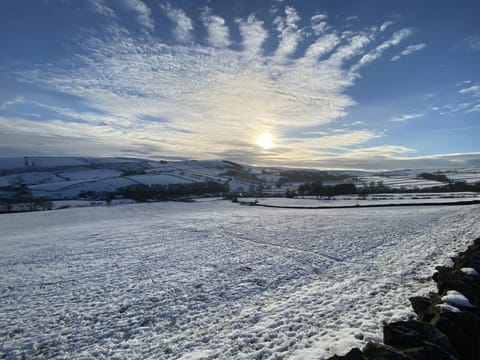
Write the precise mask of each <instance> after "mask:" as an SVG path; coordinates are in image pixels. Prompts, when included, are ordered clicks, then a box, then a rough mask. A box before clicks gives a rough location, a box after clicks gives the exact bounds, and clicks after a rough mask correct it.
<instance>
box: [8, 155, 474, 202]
mask: <svg viewBox="0 0 480 360" xmlns="http://www.w3.org/2000/svg"><path fill="white" fill-rule="evenodd" d="M425 171H426V170H421V169H420V170H397V171H389V172H383V173H373V172H367V171H347V170H345V171H319V170H305V169H282V168H268V167H252V166H248V165H242V164H237V163H233V162H230V161H220V160H218V161H215V160H208V161H194V160H191V161H169V162H167V161H154V160H148V159H135V158H89V157H19V158H0V198H4V199H5V198H6V199H8V198H12V197H15V196H16V195H18V192H19V191H29V192H30V193H31V195H32V196H34V197H41V198H46V199H51V200H65V199H85V198H89V199H98V198H101V197H102V196H104V194H106V193H114V192H116V191H117V190H118V189H120V188H123V187H127V186H131V185H146V186H171V185H180V186H189V185H190V186H192V185H195V184H205V183H208V182H214V183H217V184H221V185H223V186H225V188H227V189H228V191H229V192H236V193H242V194H248V195H251V196H258V195H263V196H272V195H281V196H283V195H285V193H286V191H287V190H288V191H292V190H297V188H298V186H299V185H301V184H302V183H304V182H306V181H314V180H316V179H321V181H322V183H324V184H326V185H331V184H336V183H342V182H352V183H354V184H355V185H356V186H357V188H366V187H369V186H371V185H372V184H375V185H378V184H382V186H386V187H388V188H391V189H405V190H412V189H420V190H421V189H424V188H428V187H432V186H442V185H445V182H442V181H439V180H434V179H433V180H432V179H421V178H418V175H419V174H420V173H423V172H425ZM435 174H439V175H441V176H444V177H445V179H447V181H452V182H465V183H475V182H477V181H480V169H479V168H476V167H475V168H469V169H457V170H455V171H451V170H450V171H442V170H441V169H439V170H436V171H435ZM102 194H103V195H102Z"/></svg>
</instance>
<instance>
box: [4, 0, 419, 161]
mask: <svg viewBox="0 0 480 360" xmlns="http://www.w3.org/2000/svg"><path fill="white" fill-rule="evenodd" d="M123 1H124V3H125V4H130V5H129V6H128V9H130V10H132V11H135V12H136V13H137V15H138V17H137V20H138V21H139V22H140V23H141V24H142V26H143V27H144V28H145V29H147V30H148V29H152V28H153V26H154V23H153V19H152V18H151V14H150V11H149V9H148V8H147V7H146V5H145V4H143V3H142V2H140V1H139V0H135V1H134V0H123ZM141 4H143V6H142V5H141ZM163 11H165V14H166V15H167V17H168V18H170V19H171V20H172V25H173V26H172V32H173V34H174V35H175V40H176V42H175V43H165V42H162V41H161V40H159V39H158V38H154V37H147V36H140V37H139V36H136V35H135V32H130V31H127V30H126V29H125V28H123V27H122V26H121V25H120V21H118V22H117V21H112V24H110V26H108V27H105V28H103V29H102V30H101V31H97V32H95V31H90V32H88V33H87V34H86V35H87V37H86V38H83V39H82V40H81V41H80V42H79V43H78V46H77V47H76V49H78V51H77V50H76V53H75V54H74V55H73V56H71V57H68V58H64V59H61V60H59V61H55V62H52V63H48V64H43V65H37V66H34V68H33V69H22V70H19V71H17V72H16V75H17V77H18V79H19V80H21V81H23V82H28V83H31V84H34V85H35V86H38V87H41V88H45V89H48V90H51V91H55V92H60V93H63V94H67V95H70V96H73V97H74V98H77V99H81V102H82V103H83V104H86V105H88V108H89V109H91V110H88V111H86V110H84V109H80V108H76V107H72V108H68V107H66V106H65V107H63V106H62V107H58V106H57V107H54V106H51V105H49V109H48V110H49V111H51V112H53V114H54V116H53V118H51V119H44V121H42V122H41V123H40V122H34V121H29V120H27V119H22V120H21V121H20V120H19V119H18V118H16V119H12V118H9V117H3V118H1V117H0V119H1V121H2V129H4V128H7V127H8V129H9V131H10V132H11V133H13V132H15V131H16V134H17V135H18V136H24V135H26V134H28V135H29V136H30V137H31V139H35V138H36V139H38V141H39V142H42V143H44V144H47V145H46V146H47V147H48V141H46V137H50V138H51V137H56V139H57V140H58V139H60V137H61V134H65V136H68V137H69V138H75V139H77V140H75V144H77V145H78V147H80V146H82V144H84V143H86V142H88V141H92V142H95V143H97V144H99V145H98V147H100V146H101V144H106V143H107V142H108V138H110V139H111V141H112V143H114V142H118V143H119V144H124V145H122V147H123V148H127V147H128V151H129V153H131V152H132V151H137V152H138V153H142V152H145V151H147V152H149V153H150V154H151V156H156V155H161V154H168V155H172V154H175V155H177V156H179V157H190V158H198V157H202V158H213V157H221V156H226V155H228V156H230V157H233V158H232V160H237V161H245V162H251V163H257V164H260V163H267V162H269V163H270V164H278V165H282V164H283V165H285V164H288V163H291V162H295V163H298V164H306V161H307V159H315V158H320V157H323V156H333V155H332V154H333V153H334V154H336V155H335V156H338V154H339V153H343V154H344V155H345V156H347V155H346V154H349V153H350V152H351V151H352V147H357V146H360V145H362V146H367V145H368V144H369V142H370V141H372V140H374V139H376V138H379V137H382V136H384V134H383V133H382V132H381V131H376V130H375V129H369V130H366V129H363V130H358V128H357V130H351V131H345V130H343V132H332V131H331V130H328V129H331V127H327V124H332V123H334V122H335V121H338V119H340V118H341V117H342V116H345V115H346V114H347V113H348V109H349V108H350V107H351V106H352V105H354V104H355V101H354V99H353V98H352V97H351V96H349V95H347V92H346V90H347V89H348V88H350V87H351V86H353V85H354V84H355V81H356V78H357V77H356V76H355V75H357V74H358V73H359V72H360V71H361V70H362V68H363V67H366V66H368V65H369V64H370V63H372V62H373V60H375V59H377V58H379V57H381V56H383V54H384V52H385V51H386V49H388V48H390V47H394V46H396V45H398V44H399V43H400V42H401V41H402V40H403V39H404V38H406V37H407V36H409V35H410V34H411V30H409V29H402V30H399V31H397V32H394V33H393V34H392V35H391V38H390V39H389V40H387V41H385V42H383V43H379V42H380V41H379V39H378V38H379V37H380V36H379V30H378V29H376V30H375V29H373V28H369V29H360V30H358V31H355V32H354V31H349V32H339V31H338V30H336V29H335V28H333V27H329V26H328V25H321V26H320V25H319V24H321V23H326V21H327V17H326V15H324V14H319V15H316V17H315V16H314V18H315V19H312V21H311V22H312V28H311V29H308V32H309V35H308V36H307V35H306V30H304V29H301V28H300V27H299V25H298V23H299V21H300V16H299V15H298V14H297V12H296V10H295V9H294V8H293V7H291V6H286V7H285V8H284V9H283V12H281V13H277V14H276V16H275V20H274V24H273V25H275V26H274V27H273V28H272V27H271V26H267V24H265V22H264V21H262V20H260V19H258V18H257V17H256V16H254V15H251V16H247V17H246V18H240V19H236V20H232V21H231V22H228V23H227V22H226V21H225V19H223V18H221V17H219V16H218V15H215V14H214V13H213V11H212V10H211V9H209V8H203V9H201V16H200V20H201V22H202V23H203V25H204V26H205V29H206V33H207V39H206V41H205V39H200V38H195V36H196V34H194V32H193V31H192V30H193V20H192V19H191V18H190V17H189V16H188V15H187V14H186V13H185V12H184V11H182V10H180V9H176V8H174V7H173V6H172V5H171V4H166V5H164V6H163ZM140 15H142V16H140ZM270 25H271V24H270ZM234 27H237V28H236V29H234ZM230 29H232V33H233V30H238V33H239V34H240V40H239V43H233V41H234V40H233V39H234V37H230ZM315 29H316V30H315ZM312 31H313V33H314V34H316V35H313V34H312ZM384 31H386V30H384ZM382 36H383V34H382ZM268 40H271V41H270V43H274V42H275V41H276V40H278V45H277V48H276V49H273V50H270V49H269V51H265V49H264V45H265V43H266V42H267V41H268ZM231 45H235V46H231ZM300 45H302V46H300ZM372 47H373V48H374V50H370V49H371V48H372ZM352 63H353V64H354V65H352ZM20 100H21V101H25V102H27V101H29V102H31V103H33V102H36V103H35V104H36V105H37V106H39V107H42V106H43V105H42V104H43V103H42V102H41V101H38V100H36V99H20ZM5 106H8V104H6V105H5ZM149 119H162V121H150V120H149ZM67 120H68V122H67ZM406 120H408V118H404V119H403V120H402V121H406ZM19 124H22V126H17V125H19ZM7 125H8V126H7ZM16 126H17V127H16ZM322 127H325V128H322ZM15 129H16V130H15ZM69 129H74V130H73V132H72V130H69ZM307 129H319V130H320V131H324V134H323V135H321V134H318V136H308V137H305V138H301V137H298V138H292V137H291V136H289V135H288V134H292V133H297V134H298V133H302V130H307ZM262 133H270V134H272V136H273V137H274V140H275V145H276V147H275V148H274V149H271V150H270V151H264V150H262V149H259V148H258V147H257V146H256V145H255V139H256V137H257V136H258V135H260V134H262ZM22 134H23V135H22ZM35 134H37V135H35ZM79 134H81V135H79ZM75 136H76V137H75ZM10 138H11V139H13V137H10ZM57 140H55V143H57V142H56V141H57ZM2 141H6V143H5V144H7V143H10V140H8V137H7V138H2V139H0V142H2ZM58 141H60V140H58ZM52 143H53V141H52ZM5 146H6V145H5ZM105 146H106V147H105V148H106V149H108V151H113V150H112V149H117V150H118V149H119V147H117V146H113V145H109V146H107V145H105ZM388 149H390V150H391V151H392V149H393V148H388ZM235 156H238V157H237V158H234V157H235Z"/></svg>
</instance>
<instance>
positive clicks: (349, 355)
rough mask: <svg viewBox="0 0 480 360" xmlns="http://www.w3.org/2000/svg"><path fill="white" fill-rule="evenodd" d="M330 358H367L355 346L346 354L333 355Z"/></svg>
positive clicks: (336, 359) (347, 359) (357, 359)
mask: <svg viewBox="0 0 480 360" xmlns="http://www.w3.org/2000/svg"><path fill="white" fill-rule="evenodd" d="M328 360H365V358H364V357H363V354H362V351H361V350H360V349H359V348H353V349H352V350H350V351H349V352H348V353H347V354H345V355H333V356H332V357H330V358H328Z"/></svg>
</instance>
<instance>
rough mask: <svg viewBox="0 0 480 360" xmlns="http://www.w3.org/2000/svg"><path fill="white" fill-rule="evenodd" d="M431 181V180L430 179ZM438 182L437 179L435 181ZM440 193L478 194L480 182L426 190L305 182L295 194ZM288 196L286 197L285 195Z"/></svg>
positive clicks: (449, 184) (452, 183)
mask: <svg viewBox="0 0 480 360" xmlns="http://www.w3.org/2000/svg"><path fill="white" fill-rule="evenodd" d="M432 180H433V179H432ZM436 180H438V179H436ZM441 192H480V182H476V183H474V184H468V183H464V182H449V183H448V184H445V185H440V186H432V187H428V188H422V189H419V188H413V189H407V188H405V187H400V188H395V189H394V188H390V187H388V186H386V185H384V184H383V183H382V182H378V183H373V182H372V183H371V184H370V185H368V186H367V187H363V188H357V187H356V186H355V184H352V183H344V184H337V185H323V184H322V182H321V181H314V182H306V183H305V184H302V185H300V186H299V187H298V189H297V194H292V192H290V194H291V195H300V196H308V195H312V196H336V195H352V194H359V195H369V194H380V193H441ZM287 196H288V195H287Z"/></svg>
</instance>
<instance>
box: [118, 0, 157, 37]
mask: <svg viewBox="0 0 480 360" xmlns="http://www.w3.org/2000/svg"><path fill="white" fill-rule="evenodd" d="M121 1H122V5H123V6H124V7H125V8H126V9H127V10H131V11H133V12H135V13H137V21H138V23H139V24H140V25H142V26H143V27H144V28H145V29H147V30H150V31H153V30H154V29H155V24H154V21H153V19H152V11H151V10H150V8H149V7H148V6H147V5H145V3H144V2H142V1H141V0H121Z"/></svg>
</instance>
